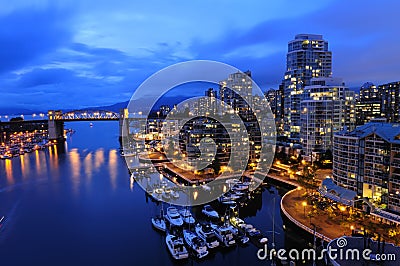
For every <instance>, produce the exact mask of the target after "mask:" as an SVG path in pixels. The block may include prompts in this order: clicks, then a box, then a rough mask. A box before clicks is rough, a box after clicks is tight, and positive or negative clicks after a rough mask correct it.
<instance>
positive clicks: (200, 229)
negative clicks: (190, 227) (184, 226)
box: [195, 224, 219, 248]
mask: <svg viewBox="0 0 400 266" xmlns="http://www.w3.org/2000/svg"><path fill="white" fill-rule="evenodd" d="M195 230H196V233H197V235H198V236H199V237H200V238H201V239H203V240H204V241H205V242H206V245H207V247H208V248H216V247H218V246H219V241H218V238H217V236H216V235H215V233H214V230H213V228H212V227H211V225H209V224H203V225H201V224H197V225H196V228H195Z"/></svg>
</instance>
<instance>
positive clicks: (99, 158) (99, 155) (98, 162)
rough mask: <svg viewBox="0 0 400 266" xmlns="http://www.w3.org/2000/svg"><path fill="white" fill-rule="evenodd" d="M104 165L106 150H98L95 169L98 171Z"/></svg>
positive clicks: (95, 156) (95, 155) (95, 157)
mask: <svg viewBox="0 0 400 266" xmlns="http://www.w3.org/2000/svg"><path fill="white" fill-rule="evenodd" d="M103 163H104V150H103V149H98V150H96V153H95V154H94V169H95V170H96V171H98V170H99V168H100V166H101V165H102V164H103Z"/></svg>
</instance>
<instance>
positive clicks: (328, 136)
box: [300, 78, 355, 161]
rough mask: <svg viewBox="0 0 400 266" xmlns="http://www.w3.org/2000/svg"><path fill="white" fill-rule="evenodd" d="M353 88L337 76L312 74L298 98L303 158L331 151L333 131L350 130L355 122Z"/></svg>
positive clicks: (310, 157)
mask: <svg viewBox="0 0 400 266" xmlns="http://www.w3.org/2000/svg"><path fill="white" fill-rule="evenodd" d="M354 103H355V102H354V91H350V90H349V88H347V87H345V85H344V83H343V80H341V79H338V78H313V79H312V80H311V85H310V86H306V87H305V89H304V100H303V101H301V104H300V105H301V115H300V117H301V133H300V140H301V142H302V145H303V152H304V158H305V159H306V160H309V161H313V160H318V159H319V158H320V155H321V154H323V153H325V152H326V151H328V150H330V151H332V142H333V134H334V133H335V132H338V131H341V130H343V129H345V128H346V129H348V130H352V129H354V124H355V110H354Z"/></svg>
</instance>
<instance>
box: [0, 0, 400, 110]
mask: <svg viewBox="0 0 400 266" xmlns="http://www.w3.org/2000/svg"><path fill="white" fill-rule="evenodd" d="M385 3H386V4H385V5H382V4H378V3H372V2H371V3H368V4H365V2H361V1H360V2H352V3H351V4H347V5H346V6H344V5H343V4H339V3H337V2H335V1H325V2H321V3H314V2H312V1H306V2H304V1H303V2H302V3H301V4H300V3H296V2H290V1H287V2H286V1H282V2H279V3H263V2H258V3H256V4H253V5H235V4H232V3H231V2H219V3H207V2H202V4H193V3H190V4H188V3H184V4H182V3H180V4H179V5H170V4H162V3H157V5H155V3H151V2H150V3H141V4H140V5H138V4H136V3H130V4H127V5H128V6H122V5H118V2H117V3H116V4H115V5H113V6H112V7H110V6H109V5H108V4H107V3H106V2H96V3H94V2H85V3H81V4H78V5H77V4H74V5H72V4H70V3H68V2H57V3H52V2H48V1H36V2H35V3H32V2H27V1H18V2H15V3H13V4H12V5H11V4H7V5H4V6H7V7H6V8H4V9H3V10H2V11H1V12H0V21H1V22H2V23H1V24H2V25H6V26H3V27H2V28H1V29H0V40H1V42H0V43H1V44H0V46H1V48H2V49H1V51H2V52H0V60H1V61H2V62H3V63H2V66H1V67H0V87H1V90H2V98H1V100H0V106H1V107H4V108H7V107H14V108H15V107H17V108H26V109H42V110H46V109H52V108H57V107H58V108H74V107H76V108H82V107H86V106H96V105H97V106H98V105H109V104H113V103H116V102H121V101H125V100H128V99H129V98H130V96H131V95H132V93H133V91H134V89H135V88H137V87H138V86H139V85H140V83H141V82H142V81H144V80H145V79H146V78H147V77H148V76H149V75H151V74H153V73H155V72H156V71H158V70H160V69H162V68H164V67H166V66H168V65H170V64H174V63H177V62H182V61H187V60H195V59H208V60H216V61H222V62H224V63H228V64H232V65H234V66H236V67H238V68H239V69H241V70H242V71H246V70H251V71H252V73H253V78H254V80H255V81H256V82H257V84H258V85H259V86H260V87H261V88H262V89H263V90H267V89H269V88H271V87H272V88H275V89H277V87H278V84H279V83H280V82H281V80H282V79H283V76H284V73H285V61H286V56H285V54H286V52H287V43H288V41H289V40H291V39H293V37H294V36H295V35H296V34H299V33H312V34H322V35H323V36H324V39H326V40H327V41H328V42H329V46H330V48H329V49H330V50H331V51H332V54H333V55H332V57H333V66H332V70H333V76H336V77H342V78H343V79H344V81H345V82H346V85H347V86H348V87H350V88H356V87H357V88H359V87H361V85H362V84H364V83H365V82H367V81H371V82H373V83H374V84H376V85H379V84H382V83H389V82H393V81H397V80H398V79H399V78H398V77H397V73H399V71H400V66H399V64H398V63H397V62H398V55H397V54H398V53H397V52H396V51H397V47H396V45H395V44H396V39H397V38H399V37H398V36H399V35H398V34H396V33H397V31H398V30H397V28H396V25H397V24H396V23H395V21H394V19H395V13H394V12H396V11H395V10H397V8H396V6H397V5H398V4H397V3H395V1H387V2H385ZM207 4H212V8H209V5H207ZM289 5H290V7H291V8H289ZM360 6H362V8H360ZM158 10H163V13H162V14H161V13H160V12H159V11H158ZM227 11H229V12H227ZM386 40H390V42H385V41H386ZM203 89H206V88H202V90H203Z"/></svg>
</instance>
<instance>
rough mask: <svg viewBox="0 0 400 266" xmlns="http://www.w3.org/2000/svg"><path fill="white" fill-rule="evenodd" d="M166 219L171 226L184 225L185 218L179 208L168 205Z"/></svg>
mask: <svg viewBox="0 0 400 266" xmlns="http://www.w3.org/2000/svg"><path fill="white" fill-rule="evenodd" d="M165 219H166V220H167V221H168V222H169V224H170V225H171V226H182V225H183V220H182V217H181V216H180V215H179V212H178V209H177V208H175V207H168V208H167V214H166V215H165Z"/></svg>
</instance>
